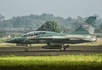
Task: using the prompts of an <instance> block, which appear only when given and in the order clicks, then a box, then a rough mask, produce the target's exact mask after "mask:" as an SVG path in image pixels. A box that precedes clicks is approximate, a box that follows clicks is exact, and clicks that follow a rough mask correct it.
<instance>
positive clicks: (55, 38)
mask: <svg viewBox="0 0 102 70" xmlns="http://www.w3.org/2000/svg"><path fill="white" fill-rule="evenodd" d="M95 20H96V16H90V17H88V19H87V20H86V21H85V22H83V24H82V25H80V27H79V28H78V29H77V30H76V31H75V32H73V33H68V34H67V33H57V32H51V31H32V32H28V33H26V34H24V35H22V36H20V37H16V38H11V39H8V40H7V41H6V42H7V43H16V44H17V46H27V45H28V44H29V45H31V44H47V45H49V46H53V45H54V46H59V49H60V50H61V51H65V50H66V48H67V47H69V45H67V46H64V44H77V43H87V42H95V41H96V36H95V35H94V25H95ZM24 51H26V52H27V51H28V47H26V48H25V49H24Z"/></svg>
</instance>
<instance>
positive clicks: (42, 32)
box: [22, 31, 46, 37]
mask: <svg viewBox="0 0 102 70" xmlns="http://www.w3.org/2000/svg"><path fill="white" fill-rule="evenodd" d="M45 33H46V32H44V31H35V32H29V33H26V34H24V35H22V37H28V36H36V35H41V34H45Z"/></svg>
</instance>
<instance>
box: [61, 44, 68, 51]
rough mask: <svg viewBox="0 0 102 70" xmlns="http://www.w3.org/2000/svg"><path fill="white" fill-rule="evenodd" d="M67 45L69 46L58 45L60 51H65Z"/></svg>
mask: <svg viewBox="0 0 102 70" xmlns="http://www.w3.org/2000/svg"><path fill="white" fill-rule="evenodd" d="M68 47H69V45H67V46H64V45H61V47H60V51H65V50H66V48H68Z"/></svg>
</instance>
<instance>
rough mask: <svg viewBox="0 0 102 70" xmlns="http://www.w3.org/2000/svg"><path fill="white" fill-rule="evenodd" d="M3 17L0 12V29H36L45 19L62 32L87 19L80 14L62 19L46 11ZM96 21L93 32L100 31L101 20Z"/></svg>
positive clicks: (77, 25) (74, 27) (101, 26)
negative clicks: (53, 23) (10, 17)
mask: <svg viewBox="0 0 102 70" xmlns="http://www.w3.org/2000/svg"><path fill="white" fill-rule="evenodd" d="M4 18H5V17H4V16H2V15H1V14H0V30H2V29H4V28H7V29H10V28H24V29H25V28H29V29H31V30H37V29H38V28H39V27H41V26H42V25H43V24H44V23H45V22H46V21H55V22H57V23H58V25H59V26H60V28H61V30H62V31H64V32H69V31H75V30H76V29H77V28H78V27H79V24H81V23H83V22H84V20H86V19H87V17H85V18H83V17H80V16H78V18H76V19H73V18H71V17H68V18H66V19H64V18H62V17H55V16H54V15H53V14H46V13H43V14H42V15H33V14H30V15H28V16H18V17H12V19H8V20H4ZM96 23H97V24H96V30H95V32H101V31H102V20H101V19H100V18H98V19H97V21H96Z"/></svg>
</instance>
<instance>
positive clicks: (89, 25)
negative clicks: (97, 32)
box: [75, 16, 96, 34]
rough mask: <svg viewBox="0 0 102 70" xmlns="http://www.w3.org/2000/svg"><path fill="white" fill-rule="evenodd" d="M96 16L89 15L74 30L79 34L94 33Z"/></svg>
mask: <svg viewBox="0 0 102 70" xmlns="http://www.w3.org/2000/svg"><path fill="white" fill-rule="evenodd" d="M95 20H96V16H90V17H89V18H88V19H87V20H86V21H85V22H84V23H83V24H82V25H81V26H80V27H79V28H78V29H77V30H76V31H75V33H80V34H94V27H95Z"/></svg>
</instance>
